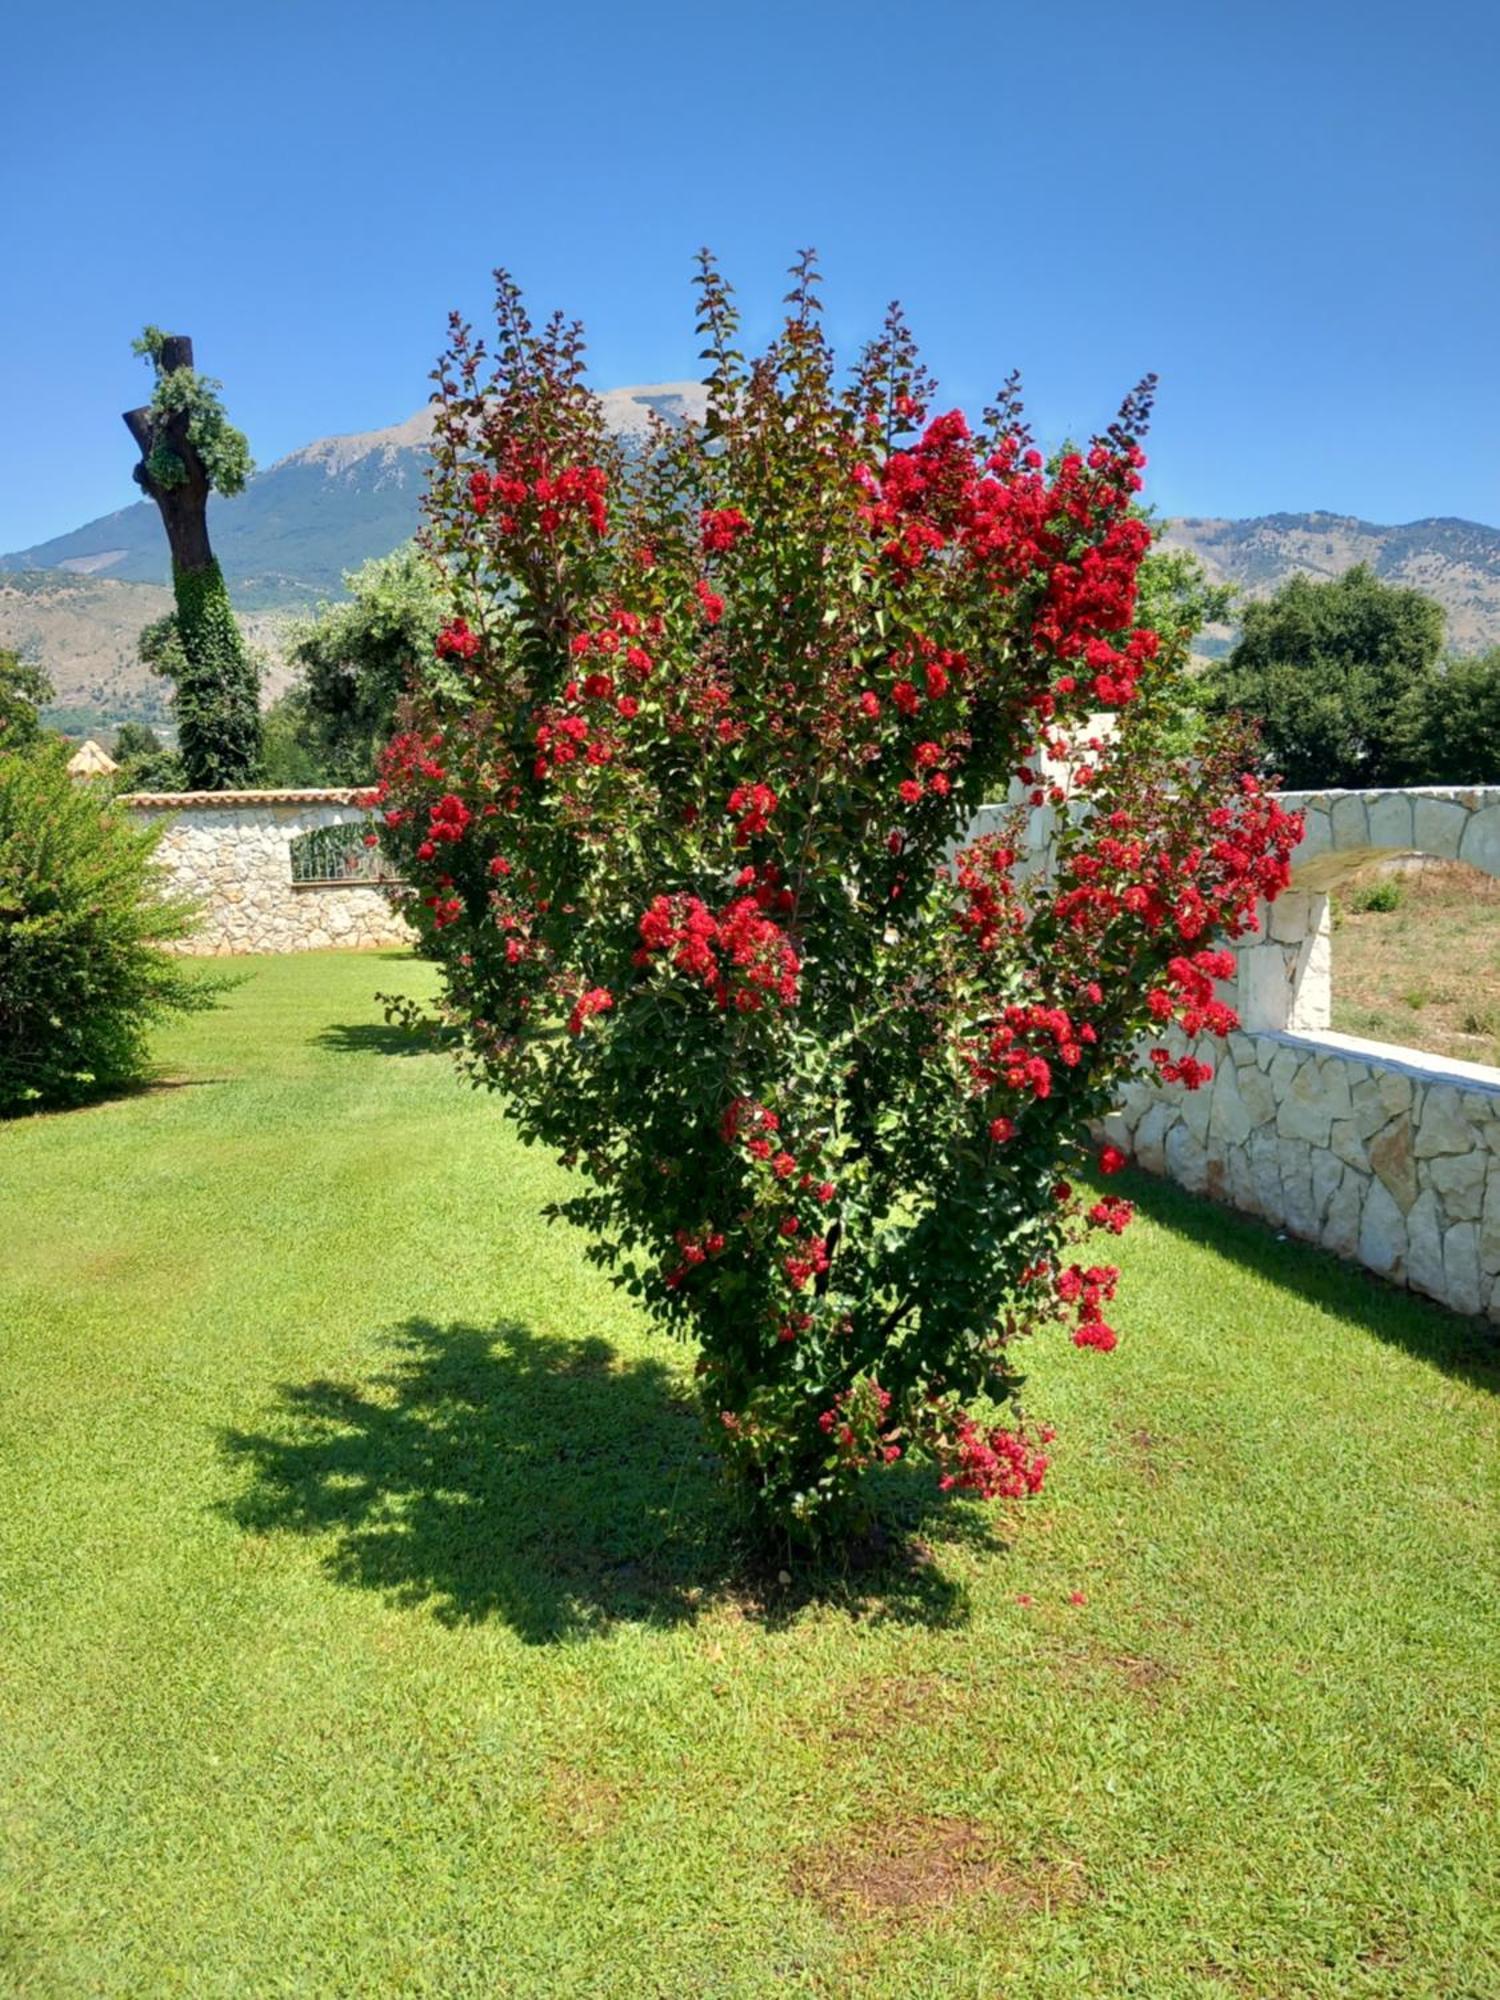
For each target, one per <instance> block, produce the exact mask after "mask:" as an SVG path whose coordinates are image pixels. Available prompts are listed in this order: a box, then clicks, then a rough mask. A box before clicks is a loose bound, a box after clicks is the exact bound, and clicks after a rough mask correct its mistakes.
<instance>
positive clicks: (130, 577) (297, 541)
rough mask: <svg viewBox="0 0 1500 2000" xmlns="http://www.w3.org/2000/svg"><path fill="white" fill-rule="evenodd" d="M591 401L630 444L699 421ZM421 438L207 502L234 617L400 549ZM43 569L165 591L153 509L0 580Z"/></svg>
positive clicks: (327, 452)
mask: <svg viewBox="0 0 1500 2000" xmlns="http://www.w3.org/2000/svg"><path fill="white" fill-rule="evenodd" d="M601 400H602V402H603V404H604V410H605V415H606V417H607V418H608V420H609V423H610V425H611V428H612V429H614V430H616V431H618V432H620V433H621V434H622V435H624V436H627V437H628V436H631V435H633V434H640V433H642V432H644V430H645V428H646V424H647V421H648V412H651V411H655V412H657V413H658V414H659V415H662V416H665V417H667V418H668V419H669V420H675V421H677V422H679V423H680V422H683V421H685V420H686V419H688V418H690V417H694V416H697V415H699V414H700V413H701V412H702V409H703V404H704V392H703V390H702V388H701V387H700V386H699V384H698V383H696V382H660V383H656V384H653V385H651V386H649V387H645V388H632V389H608V390H606V391H605V392H604V394H603V396H602V398H601ZM431 434H432V413H431V410H430V409H421V410H418V411H417V413H416V414H415V416H411V417H408V418H407V419H406V421H405V423H401V424H393V425H392V426H391V427H390V429H388V430H381V431H360V432H358V433H356V434H355V435H353V436H350V437H329V438H319V439H318V440H317V441H316V442H315V443H313V444H307V445H303V447H302V449H301V450H300V451H294V452H289V453H288V455H287V456H286V457H285V458H279V459H277V461H276V463H275V464H274V465H270V466H267V467H266V469H265V470H264V471H263V472H258V473H256V475H255V477H254V478H253V479H252V480H251V481H250V482H249V484H248V485H247V486H246V488H245V491H244V492H243V493H242V494H241V495H240V496H239V497H238V498H237V499H234V500H222V499H219V498H218V497H217V496H215V497H214V498H213V499H211V500H210V501H209V503H208V518H209V531H210V533H211V535H212V537H213V544H214V550H215V553H216V554H217V555H218V558H219V561H220V563H221V564H222V566H223V570H224V574H225V576H226V577H227V579H228V581H229V585H230V588H231V590H232V591H233V593H234V599H235V603H236V606H238V607H242V608H243V609H245V610H247V611H258V610H290V609H299V608H302V607H305V606H307V605H310V604H315V603H316V602H317V601H318V599H319V598H320V597H336V596H337V595H338V594H339V592H340V590H341V589H342V587H343V574H344V571H345V570H346V569H354V568H356V567H357V566H358V565H359V564H360V563H362V562H364V561H365V560H366V559H367V558H368V557H370V556H380V555H385V554H387V553H388V552H389V551H390V550H391V549H393V548H395V547H396V546H397V545H398V543H401V542H404V541H406V540H408V539H409V537H410V536H411V535H412V534H414V533H415V531H416V528H417V522H418V517H419V510H420V507H421V501H422V494H423V491H424V489H425V486H426V479H427V444H428V440H429V438H430V437H431ZM53 569H57V570H64V571H67V572H69V573H70V574H72V575H75V576H91V577H105V578H107V579H108V580H109V581H110V582H112V583H156V584H167V583H169V582H170V581H171V576H170V571H169V567H168V563H167V545H166V537H165V536H164V535H163V533H162V527H161V520H160V517H159V516H158V514H157V511H156V508H155V507H154V506H153V505H152V503H151V502H150V501H149V500H138V501H137V502H136V504H135V505H134V506H133V507H122V508H121V509H120V510H119V512H118V513H115V514H105V515H104V516H103V517H102V518H101V519H99V520H97V521H90V522H88V523H87V525H86V526H84V527H82V528H75V529H74V530H73V532H72V533H71V534H67V535H56V536H54V537H53V539H52V540H51V541H49V542H38V543H37V544H35V546H33V547H32V548H29V549H17V550H15V551H14V552H13V553H12V554H10V555H4V556H0V570H53Z"/></svg>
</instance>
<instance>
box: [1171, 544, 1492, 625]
mask: <svg viewBox="0 0 1500 2000" xmlns="http://www.w3.org/2000/svg"><path fill="white" fill-rule="evenodd" d="M1165 539H1166V541H1167V543H1168V544H1169V545H1172V546H1176V547H1178V548H1185V549H1191V550H1192V551H1193V553H1194V554H1195V555H1196V556H1197V557H1198V558H1199V560H1200V561H1201V562H1202V563H1203V565H1204V567H1205V569H1207V570H1208V572H1209V574H1210V575H1211V576H1212V577H1213V578H1214V579H1215V580H1216V581H1217V582H1220V583H1233V584H1236V585H1238V586H1239V588H1240V589H1241V590H1243V591H1244V592H1245V593H1246V595H1247V596H1250V597H1269V596H1270V595H1271V593H1272V591H1274V590H1275V589H1276V587H1277V586H1278V585H1279V584H1282V583H1284V582H1285V581H1286V579H1287V578H1288V577H1289V576H1292V575H1295V574H1296V573H1298V572H1299V571H1300V572H1302V573H1303V574H1305V575H1307V576H1314V577H1332V576H1342V574H1343V573H1344V571H1345V570H1346V569H1352V568H1353V567H1354V565H1355V564H1356V563H1367V564H1368V565H1369V566H1370V568H1371V569H1372V570H1374V572H1375V574H1376V575H1377V576H1379V577H1383V578H1384V579H1385V580H1386V582H1388V583H1400V584H1407V585H1409V586H1410V587H1411V588H1413V589H1415V590H1421V591H1425V592H1426V594H1427V595H1428V596H1429V597H1433V598H1436V599H1437V601H1438V603H1439V604H1441V605H1442V607H1443V609H1444V611H1445V612H1446V613H1447V614H1448V642H1449V644H1450V645H1451V646H1454V647H1455V648H1457V650H1458V651H1460V652H1465V653H1469V652H1478V651H1480V650H1481V649H1482V648H1484V647H1486V646H1494V645H1500V529H1496V528H1486V527H1482V526H1481V525H1480V524H1479V522H1477V521H1458V520H1452V519H1440V520H1428V521H1408V522H1407V523H1406V524H1405V526H1403V527H1398V528H1383V527H1378V526H1377V525H1376V524H1375V523H1374V522H1372V521H1358V520H1355V519H1354V518H1353V517H1352V516H1350V515H1347V514H1262V515H1258V516H1257V517H1256V518H1255V519H1254V520H1249V521H1210V520H1181V521H1173V522H1172V523H1171V524H1170V525H1169V527H1168V529H1167V532H1166V536H1165ZM1220 636H1221V638H1222V637H1223V636H1225V635H1220Z"/></svg>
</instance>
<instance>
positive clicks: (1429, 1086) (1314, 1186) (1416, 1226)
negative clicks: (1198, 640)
mask: <svg viewBox="0 0 1500 2000" xmlns="http://www.w3.org/2000/svg"><path fill="white" fill-rule="evenodd" d="M1283 802H1284V803H1285V804H1286V805H1287V806H1288V807H1291V808H1293V809H1296V810H1300V811H1303V812H1305V813H1306V815H1307V832H1306V835H1305V837H1304V839H1303V840H1302V842H1301V844H1300V846H1299V847H1298V848H1297V850H1296V852H1295V854H1294V855H1293V857H1292V886H1291V888H1290V889H1289V890H1288V892H1287V893H1286V894H1285V895H1283V896H1281V897H1280V898H1279V899H1278V900H1277V901H1276V903H1275V904H1273V905H1272V906H1271V907H1270V908H1269V909H1267V908H1264V907H1263V908H1262V909H1261V911H1260V913H1259V914H1260V919H1261V929H1260V931H1259V932H1258V933H1256V934H1254V935H1253V936H1252V937H1251V938H1249V939H1247V940H1246V941H1245V942H1244V943H1243V944H1242V945H1241V946H1240V947H1239V949H1238V950H1237V952H1236V954H1235V956H1236V963H1237V971H1236V977H1235V979H1234V980H1233V982H1231V983H1229V984H1227V985H1226V986H1225V987H1224V989H1223V998H1224V999H1226V1000H1228V1001H1229V1002H1230V1004H1231V1005H1232V1006H1234V1007H1235V1009H1236V1010H1237V1012H1238V1013H1239V1016H1240V1020H1241V1023H1242V1024H1243V1027H1244V1030H1245V1032H1244V1033H1241V1034H1237V1035H1231V1036H1230V1038H1229V1040H1228V1043H1227V1044H1225V1043H1222V1042H1217V1041H1212V1042H1204V1043H1202V1044H1200V1045H1199V1046H1198V1047H1197V1048H1196V1049H1195V1051H1194V1053H1195V1054H1196V1055H1197V1056H1198V1057H1199V1058H1200V1060H1202V1061H1204V1062H1206V1063H1208V1064H1210V1065H1211V1067H1212V1068H1213V1070H1214V1079H1213V1082H1212V1083H1211V1084H1206V1085H1205V1086H1204V1087H1203V1088H1202V1089H1201V1090H1199V1091H1196V1092H1190V1091H1184V1090H1183V1089H1181V1087H1180V1086H1176V1085H1173V1086H1169V1087H1165V1088H1164V1087H1162V1086H1159V1085H1157V1084H1154V1083H1147V1082H1142V1083H1139V1084H1133V1085H1131V1086H1130V1088H1129V1089H1128V1090H1127V1092H1126V1094H1125V1099H1124V1102H1123V1103H1122V1105H1121V1107H1120V1109H1119V1111H1118V1112H1117V1113H1116V1114H1115V1115H1114V1116H1112V1117H1111V1118H1110V1119H1109V1120H1108V1121H1107V1122H1106V1131H1107V1133H1108V1135H1109V1136H1110V1138H1112V1139H1113V1140H1114V1142H1115V1144H1116V1145H1118V1146H1120V1147H1122V1148H1123V1149H1124V1150H1125V1151H1127V1152H1130V1153H1132V1154H1133V1155H1134V1156H1135V1158H1136V1159H1137V1160H1138V1161H1139V1162H1140V1164H1141V1165H1142V1166H1143V1167H1146V1168H1148V1169H1150V1170H1151V1171H1152V1172H1155V1173H1164V1174H1167V1175H1169V1176H1170V1177H1171V1178H1172V1179H1173V1180H1175V1181H1179V1182H1180V1183H1181V1184H1182V1186H1184V1187H1185V1188H1188V1189H1189V1190H1191V1192H1193V1193H1195V1194H1208V1195H1212V1196H1214V1197H1216V1198H1217V1199H1218V1200H1221V1201H1226V1202H1229V1203H1231V1204H1232V1205H1233V1206H1234V1207H1236V1208H1240V1209H1244V1210H1245V1211H1246V1212H1247V1213H1249V1214H1251V1215H1259V1216H1263V1217H1264V1218H1265V1219H1266V1220H1267V1221H1268V1222H1271V1223H1274V1224H1275V1225H1276V1227H1277V1228H1279V1229H1285V1230H1286V1231H1287V1232H1288V1233H1289V1234H1291V1235H1294V1236H1300V1237H1303V1238H1305V1239H1306V1240H1307V1241H1308V1242H1311V1243H1320V1244H1322V1245H1323V1247H1324V1248H1325V1249H1328V1250H1333V1251H1336V1252H1337V1253H1338V1254H1339V1255H1340V1256H1342V1257H1349V1258H1352V1259H1355V1260H1357V1261H1358V1262H1359V1263H1362V1264H1365V1265H1367V1266H1368V1267H1369V1268H1370V1269H1371V1270H1372V1271H1377V1272H1379V1274H1380V1275H1381V1276H1382V1277H1384V1278H1389V1279H1390V1280H1392V1282H1394V1283H1396V1284H1401V1285H1409V1286H1410V1287H1411V1288H1412V1289H1413V1290H1415V1291H1419V1292H1425V1293H1427V1295H1428V1296H1429V1297H1431V1298H1435V1299H1441V1300H1442V1301H1443V1302H1444V1303H1445V1304H1446V1305H1450V1306H1452V1307H1453V1308H1454V1309H1455V1310H1456V1311H1458V1312H1465V1313H1480V1312H1485V1313H1488V1314H1489V1316H1490V1317H1491V1318H1492V1319H1495V1320H1500V1070H1495V1069H1489V1068H1487V1067H1485V1066H1482V1065H1480V1064H1478V1063H1462V1062H1449V1061H1447V1060H1446V1059H1444V1058H1441V1057H1438V1056H1433V1055H1428V1054H1425V1053H1424V1052H1423V1051H1421V1050H1419V1049H1409V1048H1398V1047H1395V1046H1391V1045H1387V1044H1384V1043H1380V1042H1366V1041H1361V1040H1357V1039H1356V1038H1355V1037H1353V1036H1351V1035H1336V1034H1333V1033H1332V1032H1331V1031H1330V1030H1329V1021H1330V1020H1331V1018H1332V1011H1331V1008H1332V979H1333V976H1334V974H1333V963H1332V932H1331V926H1330V921H1329V903H1328V892H1329V890H1330V889H1331V888H1332V887H1334V886H1335V885H1336V884H1337V883H1338V882H1340V881H1341V880H1343V879H1344V878H1345V877H1346V876H1348V875H1351V874H1353V872H1354V871H1355V870H1356V869H1358V868H1361V867H1363V866H1364V865H1365V864H1366V863H1367V862H1369V861H1372V860H1377V859H1380V858H1383V857H1389V856H1395V855H1398V854H1408V853H1421V854H1431V855H1436V856H1438V857H1440V858H1441V859H1444V860H1455V861H1466V862H1469V863H1470V864H1472V865H1473V866H1474V867H1476V868H1479V869H1482V870H1483V871H1484V872H1485V873H1486V874H1491V875H1500V787H1488V788H1470V789H1458V788H1443V789H1436V788H1434V789H1422V790H1410V791H1397V792H1288V793H1286V794H1284V796H1283Z"/></svg>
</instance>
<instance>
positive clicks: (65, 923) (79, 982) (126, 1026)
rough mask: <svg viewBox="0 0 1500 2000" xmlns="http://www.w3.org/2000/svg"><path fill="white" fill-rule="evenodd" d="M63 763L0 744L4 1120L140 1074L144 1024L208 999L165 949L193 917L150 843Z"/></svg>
mask: <svg viewBox="0 0 1500 2000" xmlns="http://www.w3.org/2000/svg"><path fill="white" fill-rule="evenodd" d="M66 758H67V749H66V746H65V745H50V744H43V745H39V746H37V747H36V748H35V749H34V750H31V751H28V752H25V753H19V752H14V751H9V752H8V751H7V750H6V749H5V748H4V746H3V745H0V1115H9V1114H13V1113H15V1112H17V1111H26V1110H32V1109H40V1108H42V1107H45V1106H49V1105H62V1104H72V1103H77V1102H79V1101H80V1100H82V1099H83V1098H86V1097H89V1096H93V1095H95V1094H97V1093H98V1092H100V1091H103V1090H106V1089H111V1088H114V1087H117V1086H118V1085H120V1084H123V1083H130V1082H133V1081H135V1080H137V1079H138V1078H140V1077H142V1076H144V1075H145V1074H146V1073H147V1069H148V1051H147V1037H148V1034H149V1031H150V1030H151V1028H152V1027H153V1026H154V1025H155V1024H156V1023H157V1022H158V1021H160V1020H162V1019H163V1018H164V1017H165V1016H167V1015H169V1014H173V1013H178V1012H181V1011H183V1010H185V1009H192V1008H199V1007H205V1006H209V1005H211V1004H212V1000H213V993H214V990H215V987H214V984H213V983H212V982H206V981H204V980H203V979H202V978H201V976H195V975H194V974H193V973H192V972H190V971H189V970H188V968H187V967H186V966H184V965H183V964H182V963H181V962H180V961H178V960H176V959H174V958H172V957H170V956H169V955H168V954H167V953H166V952H164V951H163V950H162V949H161V946H162V945H163V944H164V943H167V942H169V941H170V940H172V939H174V938H180V937H182V936H183V935H184V934H185V933H186V932H187V931H188V930H189V929H190V928H191V926H192V921H193V916H192V911H191V909H190V907H188V906H186V905H184V904H182V903H180V902H173V901H168V900H163V898H162V896H161V894H160V884H159V880H158V875H157V871H156V869H155V868H154V867H153V864H152V859H151V856H152V850H153V848H154V847H155V845H156V836H155V834H154V833H153V832H151V831H144V830H141V829H139V828H137V827H134V826H132V825H131V824H130V822H129V821H128V820H127V819H126V818H125V817H124V815H123V814H122V813H120V811H119V810H118V809H117V808H116V807H114V806H113V805H111V804H110V803H109V800H108V798H107V796H106V795H105V794H104V792H103V791H95V790H94V789H93V788H92V787H91V786H89V785H86V784H85V785H75V784H74V783H73V782H72V781H71V780H70V779H69V777H68V774H67V770H66V768H65V765H66Z"/></svg>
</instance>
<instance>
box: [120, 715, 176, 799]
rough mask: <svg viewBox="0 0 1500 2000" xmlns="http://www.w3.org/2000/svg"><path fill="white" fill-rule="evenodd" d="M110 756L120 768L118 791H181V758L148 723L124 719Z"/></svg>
mask: <svg viewBox="0 0 1500 2000" xmlns="http://www.w3.org/2000/svg"><path fill="white" fill-rule="evenodd" d="M110 755H111V756H112V757H113V758H114V760H115V762H116V763H117V764H118V765H119V767H120V769H119V772H118V774H117V776H116V779H115V790H116V791H117V792H180V791H181V790H182V788H183V773H182V759H181V758H180V757H179V756H178V755H177V752H176V751H175V750H173V749H172V748H171V747H170V745H168V744H166V743H163V742H162V740H161V738H160V737H159V736H158V735H157V733H156V731H155V730H154V729H153V728H152V727H151V726H150V724H149V723H145V722H122V723H121V724H120V727H119V728H118V729H117V730H116V731H115V741H114V748H113V749H112V750H111V752H110Z"/></svg>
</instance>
